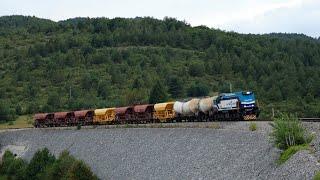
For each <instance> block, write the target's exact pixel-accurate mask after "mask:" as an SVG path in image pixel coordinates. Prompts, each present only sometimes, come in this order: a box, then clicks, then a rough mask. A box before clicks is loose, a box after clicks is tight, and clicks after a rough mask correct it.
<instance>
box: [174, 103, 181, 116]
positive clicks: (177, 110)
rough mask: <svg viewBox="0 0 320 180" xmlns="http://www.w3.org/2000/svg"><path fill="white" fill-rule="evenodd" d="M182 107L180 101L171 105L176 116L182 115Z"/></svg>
mask: <svg viewBox="0 0 320 180" xmlns="http://www.w3.org/2000/svg"><path fill="white" fill-rule="evenodd" d="M182 106H183V102H180V101H176V102H174V104H173V109H174V112H175V113H177V114H182Z"/></svg>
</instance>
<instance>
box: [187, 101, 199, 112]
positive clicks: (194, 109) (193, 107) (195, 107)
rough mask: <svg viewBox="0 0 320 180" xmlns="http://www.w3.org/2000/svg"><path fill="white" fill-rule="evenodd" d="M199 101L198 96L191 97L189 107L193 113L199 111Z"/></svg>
mask: <svg viewBox="0 0 320 180" xmlns="http://www.w3.org/2000/svg"><path fill="white" fill-rule="evenodd" d="M199 101H200V99H198V98H195V99H191V100H190V101H189V109H190V111H191V112H193V113H198V112H199Z"/></svg>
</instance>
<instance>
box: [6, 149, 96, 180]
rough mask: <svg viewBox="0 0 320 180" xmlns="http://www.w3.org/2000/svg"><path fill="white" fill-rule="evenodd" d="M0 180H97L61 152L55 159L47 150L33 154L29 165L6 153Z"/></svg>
mask: <svg viewBox="0 0 320 180" xmlns="http://www.w3.org/2000/svg"><path fill="white" fill-rule="evenodd" d="M0 179H22V180H23V179H46V180H55V179H71V180H78V179H80V180H82V179H83V180H87V179H88V180H91V179H98V178H97V176H95V175H94V174H93V173H92V171H91V169H90V167H88V166H87V165H86V164H85V163H84V162H83V161H80V160H77V159H76V158H74V157H73V156H71V155H70V154H69V152H68V151H63V152H62V153H61V154H60V156H59V158H58V159H56V158H55V157H54V156H53V155H51V153H50V152H49V151H48V149H47V148H45V149H43V150H39V151H37V152H36V153H35V155H34V156H33V158H32V160H31V161H30V163H29V164H28V163H26V162H25V161H24V160H22V159H21V158H15V156H14V155H13V154H12V153H11V152H10V151H6V152H5V153H4V155H3V158H2V162H1V164H0Z"/></svg>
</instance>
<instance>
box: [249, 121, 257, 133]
mask: <svg viewBox="0 0 320 180" xmlns="http://www.w3.org/2000/svg"><path fill="white" fill-rule="evenodd" d="M249 129H250V131H255V130H257V124H256V123H250V125H249Z"/></svg>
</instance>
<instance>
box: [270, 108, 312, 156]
mask: <svg viewBox="0 0 320 180" xmlns="http://www.w3.org/2000/svg"><path fill="white" fill-rule="evenodd" d="M271 126H272V127H273V130H272V132H271V134H270V136H271V140H272V141H273V143H274V144H275V145H276V146H277V147H278V148H280V149H284V150H285V149H288V148H289V147H290V146H294V145H302V144H307V143H309V142H311V140H312V138H313V137H312V136H311V135H310V134H309V133H308V132H306V130H305V129H304V128H303V127H302V125H301V123H300V121H299V120H298V118H297V117H296V116H293V115H288V114H281V115H280V116H279V117H277V118H275V120H274V123H271Z"/></svg>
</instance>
